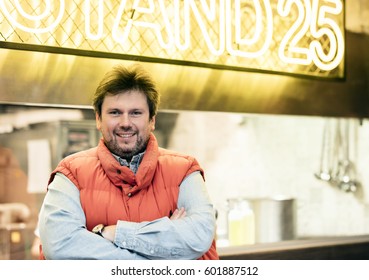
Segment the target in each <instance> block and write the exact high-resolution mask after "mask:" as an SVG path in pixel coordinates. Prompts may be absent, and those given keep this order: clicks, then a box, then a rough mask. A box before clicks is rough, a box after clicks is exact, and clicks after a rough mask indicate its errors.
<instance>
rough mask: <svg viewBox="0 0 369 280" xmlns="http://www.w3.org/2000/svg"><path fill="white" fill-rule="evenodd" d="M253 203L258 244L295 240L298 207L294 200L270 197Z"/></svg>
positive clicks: (254, 200) (258, 199) (255, 200)
mask: <svg viewBox="0 0 369 280" xmlns="http://www.w3.org/2000/svg"><path fill="white" fill-rule="evenodd" d="M251 201H252V205H253V211H254V214H255V241H256V243H266V242H278V241H283V240H291V239H294V238H295V227H296V214H295V212H296V209H295V208H296V206H295V200H294V199H293V198H287V197H268V198H257V199H252V200H251Z"/></svg>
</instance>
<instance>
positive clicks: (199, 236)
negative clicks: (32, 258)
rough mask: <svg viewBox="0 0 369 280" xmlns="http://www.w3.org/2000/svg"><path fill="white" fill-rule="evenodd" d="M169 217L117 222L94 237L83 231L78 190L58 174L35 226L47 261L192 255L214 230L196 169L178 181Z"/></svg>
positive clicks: (199, 252)
mask: <svg viewBox="0 0 369 280" xmlns="http://www.w3.org/2000/svg"><path fill="white" fill-rule="evenodd" d="M177 205H178V207H179V209H177V210H176V211H175V212H174V213H173V215H172V216H171V217H170V218H168V217H163V218H160V219H157V220H154V221H150V222H141V223H134V222H127V221H118V223H117V224H116V225H112V226H108V227H106V228H105V229H104V232H103V236H104V238H101V236H98V235H96V234H93V233H91V232H89V231H88V230H87V229H86V226H85V224H86V221H85V216H84V213H83V210H82V207H81V204H80V200H79V191H78V189H77V188H76V187H75V186H74V185H73V183H72V182H71V181H70V180H68V179H67V178H66V177H65V176H64V175H62V174H57V175H56V176H55V179H54V181H53V182H52V183H51V184H50V185H49V190H48V193H47V194H46V196H45V200H44V203H43V206H42V209H41V212H40V220H39V229H40V237H41V241H42V245H43V251H44V255H45V257H46V258H47V259H196V258H198V257H200V256H202V255H203V254H204V253H205V252H206V251H207V250H208V249H209V247H210V245H211V242H212V240H213V238H214V234H215V218H214V210H213V206H212V204H211V203H210V201H209V197H208V195H207V192H206V188H205V185H204V182H203V180H202V177H201V175H200V174H199V173H198V172H194V173H192V174H190V175H189V176H188V177H187V178H186V179H185V180H184V181H183V182H182V184H181V186H180V192H179V197H178V202H177Z"/></svg>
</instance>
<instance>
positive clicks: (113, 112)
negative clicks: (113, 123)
mask: <svg viewBox="0 0 369 280" xmlns="http://www.w3.org/2000/svg"><path fill="white" fill-rule="evenodd" d="M118 114H119V112H118V111H110V112H109V115H113V116H115V115H118Z"/></svg>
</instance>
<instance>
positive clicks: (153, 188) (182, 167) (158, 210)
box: [50, 134, 219, 259]
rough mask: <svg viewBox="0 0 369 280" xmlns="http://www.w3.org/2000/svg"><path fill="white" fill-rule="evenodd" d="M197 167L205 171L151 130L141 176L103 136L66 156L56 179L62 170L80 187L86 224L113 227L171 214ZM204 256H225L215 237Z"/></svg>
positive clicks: (140, 172) (209, 257) (88, 227)
mask: <svg viewBox="0 0 369 280" xmlns="http://www.w3.org/2000/svg"><path fill="white" fill-rule="evenodd" d="M194 171H200V172H201V174H202V175H203V170H202V169H201V167H200V166H199V164H198V163H197V161H196V159H195V158H192V157H190V156H185V155H180V154H178V153H175V152H172V151H168V150H166V149H162V148H159V147H158V144H157V141H156V138H155V136H154V135H153V134H151V136H150V140H149V143H148V145H147V149H146V153H145V155H144V157H143V159H142V162H141V163H140V168H139V169H138V171H137V173H136V175H135V174H134V173H133V172H132V171H131V170H130V169H129V168H128V167H125V166H121V165H120V164H119V162H118V161H117V160H116V159H115V158H114V157H113V156H112V154H111V153H110V151H109V150H108V149H107V147H106V146H105V144H104V142H103V139H101V140H100V143H99V145H98V147H95V148H92V149H90V150H87V151H83V152H79V153H76V154H73V155H71V156H69V157H67V158H66V159H64V160H63V161H62V162H61V163H60V164H59V165H58V167H57V168H56V169H55V170H54V171H53V173H52V175H51V177H50V182H51V181H52V180H53V177H54V176H55V174H56V172H61V173H63V174H64V175H66V176H67V177H68V178H69V179H70V180H71V181H72V182H73V183H74V184H75V185H76V186H77V187H78V189H79V191H80V199H81V205H82V208H83V211H84V212H85V215H86V226H87V229H88V230H91V229H92V228H93V227H94V226H95V225H97V224H100V223H102V224H105V225H113V224H116V223H117V221H118V220H125V221H131V222H142V221H152V220H155V219H158V218H161V217H164V216H169V215H170V213H172V212H174V210H175V209H176V208H177V198H178V193H179V185H180V184H181V182H182V180H183V179H184V178H185V177H186V176H187V175H189V174H190V173H192V172H194ZM91 174H93V175H91ZM97 205H98V209H97ZM200 259H219V257H218V254H217V252H216V248H215V242H214V241H213V243H212V246H211V248H210V249H209V251H208V252H207V253H205V254H204V255H203V256H202V257H201V258H200Z"/></svg>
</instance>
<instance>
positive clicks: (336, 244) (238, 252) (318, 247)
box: [217, 235, 369, 260]
mask: <svg viewBox="0 0 369 280" xmlns="http://www.w3.org/2000/svg"><path fill="white" fill-rule="evenodd" d="M217 250H218V253H219V256H220V259H221V260H369V235H360V236H344V237H337V236H335V237H306V238H298V239H295V240H289V241H281V242H275V243H263V244H255V245H244V246H234V247H219V248H218V249H217Z"/></svg>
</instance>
